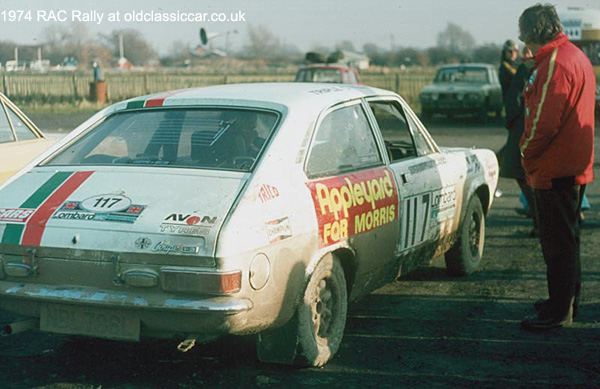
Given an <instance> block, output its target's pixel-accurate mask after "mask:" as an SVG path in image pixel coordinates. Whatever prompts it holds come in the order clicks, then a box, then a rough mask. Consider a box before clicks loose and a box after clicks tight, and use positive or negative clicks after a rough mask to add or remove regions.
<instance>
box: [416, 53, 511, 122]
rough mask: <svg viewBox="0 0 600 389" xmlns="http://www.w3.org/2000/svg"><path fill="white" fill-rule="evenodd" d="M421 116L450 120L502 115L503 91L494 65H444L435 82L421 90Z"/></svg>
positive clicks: (484, 118)
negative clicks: (464, 117)
mask: <svg viewBox="0 0 600 389" xmlns="http://www.w3.org/2000/svg"><path fill="white" fill-rule="evenodd" d="M419 100H420V102H421V117H422V118H424V119H429V118H431V117H432V116H433V115H435V114H443V115H446V116H447V117H448V118H452V117H454V115H457V114H459V115H460V114H470V115H475V116H477V117H479V119H481V120H484V121H485V120H487V119H488V115H489V113H490V111H492V112H495V114H496V117H500V115H501V114H502V109H503V104H502V88H501V87H500V82H499V81H498V74H497V73H496V69H495V68H494V67H493V66H492V65H488V64H478V63H466V64H459V65H444V66H442V67H441V68H440V69H439V70H438V72H437V74H436V76H435V79H434V81H433V84H432V85H428V86H426V87H425V88H423V90H422V91H421V93H420V95H419Z"/></svg>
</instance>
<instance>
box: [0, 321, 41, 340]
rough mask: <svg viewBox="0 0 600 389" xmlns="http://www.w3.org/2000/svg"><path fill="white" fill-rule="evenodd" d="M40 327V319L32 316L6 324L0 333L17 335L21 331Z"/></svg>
mask: <svg viewBox="0 0 600 389" xmlns="http://www.w3.org/2000/svg"><path fill="white" fill-rule="evenodd" d="M38 327H39V321H38V319H35V318H32V319H27V320H21V321H16V322H14V323H11V324H8V325H5V326H4V328H2V332H1V333H0V334H1V335H2V336H9V335H15V334H18V333H19V332H25V331H29V330H33V329H35V328H38Z"/></svg>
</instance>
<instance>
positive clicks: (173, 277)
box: [161, 269, 242, 295]
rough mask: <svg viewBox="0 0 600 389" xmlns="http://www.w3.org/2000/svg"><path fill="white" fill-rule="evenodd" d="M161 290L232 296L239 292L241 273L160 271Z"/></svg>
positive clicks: (182, 270) (181, 270)
mask: <svg viewBox="0 0 600 389" xmlns="http://www.w3.org/2000/svg"><path fill="white" fill-rule="evenodd" d="M161 273H162V275H163V285H162V288H163V289H164V290H166V291H170V292H183V293H198V294H217V295H223V294H232V293H237V292H239V291H240V289H241V286H242V272H241V271H239V270H237V271H231V272H206V271H197V270H185V269H162V271H161Z"/></svg>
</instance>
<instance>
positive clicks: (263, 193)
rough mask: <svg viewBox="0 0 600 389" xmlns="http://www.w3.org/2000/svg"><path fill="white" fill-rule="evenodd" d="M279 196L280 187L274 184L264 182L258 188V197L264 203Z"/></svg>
mask: <svg viewBox="0 0 600 389" xmlns="http://www.w3.org/2000/svg"><path fill="white" fill-rule="evenodd" d="M277 197H279V189H277V188H276V187H274V186H271V185H267V184H263V185H262V186H261V187H260V189H259V190H258V198H259V199H260V201H261V203H263V204H264V203H266V202H267V201H270V200H273V199H275V198H277Z"/></svg>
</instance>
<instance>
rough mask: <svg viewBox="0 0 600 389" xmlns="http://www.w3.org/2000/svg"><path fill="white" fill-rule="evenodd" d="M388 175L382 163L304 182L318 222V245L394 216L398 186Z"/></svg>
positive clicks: (349, 234) (339, 239)
mask: <svg viewBox="0 0 600 389" xmlns="http://www.w3.org/2000/svg"><path fill="white" fill-rule="evenodd" d="M392 176H393V174H392V172H391V170H389V169H388V168H385V167H383V168H378V169H374V170H368V171H364V172H358V173H354V174H348V175H344V176H339V177H332V178H327V179H324V180H317V181H312V182H309V183H307V184H306V185H307V186H308V188H309V189H310V192H311V195H312V199H313V203H314V206H315V211H316V214H317V221H318V223H319V246H320V247H325V246H329V245H331V244H334V243H337V242H339V241H341V240H343V239H346V238H348V237H349V236H352V235H357V234H362V233H365V232H369V231H371V230H373V229H375V228H377V227H380V226H383V225H386V224H389V223H392V222H393V221H395V220H397V219H398V213H397V209H396V207H397V205H398V189H397V188H396V182H395V181H394V179H393V178H392Z"/></svg>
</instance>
